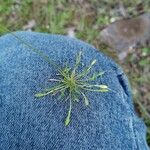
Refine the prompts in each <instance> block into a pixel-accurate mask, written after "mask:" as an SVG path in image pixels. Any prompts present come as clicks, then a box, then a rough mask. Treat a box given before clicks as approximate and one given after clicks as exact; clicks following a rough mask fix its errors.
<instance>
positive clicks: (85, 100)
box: [81, 92, 89, 106]
mask: <svg viewBox="0 0 150 150" xmlns="http://www.w3.org/2000/svg"><path fill="white" fill-rule="evenodd" d="M81 94H82V95H83V98H84V103H85V105H86V106H88V105H89V100H88V99H87V97H86V96H85V94H84V93H83V92H81Z"/></svg>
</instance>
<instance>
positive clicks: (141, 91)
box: [0, 0, 150, 144]
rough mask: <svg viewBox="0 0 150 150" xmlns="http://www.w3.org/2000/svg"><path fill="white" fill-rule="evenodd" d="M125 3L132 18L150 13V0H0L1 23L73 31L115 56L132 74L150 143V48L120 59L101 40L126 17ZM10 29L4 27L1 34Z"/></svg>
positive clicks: (138, 107)
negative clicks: (109, 28)
mask: <svg viewBox="0 0 150 150" xmlns="http://www.w3.org/2000/svg"><path fill="white" fill-rule="evenodd" d="M121 6H123V7H124V8H125V9H124V10H125V11H126V13H127V14H128V15H129V16H130V17H134V16H137V15H140V14H141V13H144V12H150V1H149V0H145V1H141V0H132V1H130V0H123V1H119V0H101V1H99V0H92V1H90V0H59V1H56V0H49V1H48V0H23V1H21V0H0V14H1V15H0V26H1V27H7V28H8V29H9V30H11V31H16V30H34V31H39V32H48V33H55V34H56V33H57V34H65V35H66V34H69V35H70V36H75V37H77V38H79V39H82V40H84V41H86V42H88V43H91V44H93V45H94V46H95V47H96V48H97V49H102V50H103V52H104V53H105V54H107V55H109V56H110V57H112V58H114V59H115V61H116V62H118V63H119V64H120V65H121V66H122V67H123V68H124V70H125V72H126V74H127V75H128V77H129V80H130V82H131V87H132V90H133V99H134V104H135V108H136V110H137V112H138V114H139V116H140V117H142V118H143V119H144V121H145V123H146V125H147V129H148V130H147V141H148V143H149V144H150V86H149V85H150V74H149V72H150V67H149V66H150V48H149V47H141V48H138V49H136V50H135V51H133V52H132V53H130V54H129V55H128V56H127V58H126V59H125V60H124V61H123V62H120V61H119V60H118V58H117V54H116V53H114V52H110V51H109V50H108V49H107V46H105V45H103V44H101V42H100V39H101V37H100V32H101V30H102V29H103V28H105V27H106V26H107V25H108V24H110V23H111V22H113V21H115V20H117V19H121V18H122V17H123V14H121V13H120V12H121V11H120V8H122V7H121ZM6 32H7V31H5V30H2V28H1V30H0V35H3V34H4V33H6Z"/></svg>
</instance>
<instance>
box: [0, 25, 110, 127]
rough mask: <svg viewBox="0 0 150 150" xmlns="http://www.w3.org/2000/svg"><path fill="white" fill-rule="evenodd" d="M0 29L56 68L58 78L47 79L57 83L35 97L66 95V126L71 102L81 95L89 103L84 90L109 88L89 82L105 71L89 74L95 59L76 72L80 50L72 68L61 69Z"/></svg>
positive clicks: (80, 54)
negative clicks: (67, 106)
mask: <svg viewBox="0 0 150 150" xmlns="http://www.w3.org/2000/svg"><path fill="white" fill-rule="evenodd" d="M2 29H4V30H6V31H8V32H9V33H10V34H11V35H12V36H13V37H15V38H16V39H17V40H18V41H20V42H21V43H23V44H24V46H25V47H27V48H29V49H30V50H32V51H34V52H35V53H36V54H37V55H39V56H40V57H42V58H43V59H44V60H45V61H47V62H48V63H49V64H51V65H53V67H55V68H56V69H57V70H58V73H59V74H58V75H59V79H49V81H51V82H57V84H56V85H55V86H53V87H51V88H49V89H46V90H44V91H43V92H39V93H37V94H35V97H36V98H40V97H44V96H47V95H49V94H53V95H55V94H56V93H59V94H60V98H63V97H66V100H69V102H70V106H69V111H68V115H67V117H66V119H65V125H66V126H67V125H69V123H70V118H71V110H72V102H79V99H80V97H81V96H82V97H83V99H84V103H85V105H86V106H88V105H89V100H88V98H87V96H86V95H85V91H91V92H108V91H109V90H110V88H109V87H108V86H107V85H104V84H92V83H90V82H92V81H95V80H96V79H97V78H98V77H100V76H102V75H103V74H104V73H105V72H98V73H93V74H92V76H89V73H90V71H91V69H92V67H93V65H94V64H95V63H96V60H95V59H94V60H93V61H92V62H91V63H90V65H89V66H88V67H85V68H83V70H82V71H81V72H80V73H78V72H77V69H78V67H79V65H80V63H81V56H82V52H81V51H80V52H79V54H78V55H77V57H76V62H75V65H74V67H73V68H71V67H69V65H68V66H67V65H66V67H65V68H63V69H61V68H60V67H59V66H58V65H57V64H55V63H54V62H53V61H52V60H50V59H49V57H48V56H47V55H46V54H44V53H43V52H42V51H41V50H39V49H37V48H35V47H33V46H32V45H30V44H29V43H27V42H26V41H24V40H23V39H22V38H20V37H19V36H18V35H16V34H15V33H13V32H12V33H11V32H10V31H9V30H8V29H5V28H4V27H3V28H2Z"/></svg>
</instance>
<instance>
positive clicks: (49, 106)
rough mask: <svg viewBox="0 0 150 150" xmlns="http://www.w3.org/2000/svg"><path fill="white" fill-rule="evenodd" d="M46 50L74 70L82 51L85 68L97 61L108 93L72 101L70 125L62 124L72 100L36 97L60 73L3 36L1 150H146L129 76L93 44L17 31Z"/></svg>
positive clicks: (0, 60) (96, 68) (0, 57)
mask: <svg viewBox="0 0 150 150" xmlns="http://www.w3.org/2000/svg"><path fill="white" fill-rule="evenodd" d="M14 34H16V35H17V36H19V37H20V38H22V39H23V40H24V41H26V42H28V43H29V44H31V45H32V46H33V47H36V48H38V49H40V50H41V51H43V52H44V53H45V54H46V55H48V56H49V58H50V59H52V60H53V61H54V62H55V63H56V64H58V65H59V66H60V67H64V65H65V64H66V63H68V64H69V66H70V67H71V66H72V65H73V64H74V63H75V58H76V54H77V53H78V52H79V51H80V50H82V52H83V56H82V66H81V67H80V69H79V70H78V71H81V70H82V68H83V67H85V66H87V65H88V64H89V63H90V62H91V61H92V60H93V59H96V60H97V63H96V64H95V66H94V67H93V69H92V72H96V71H106V73H105V74H104V76H103V77H102V78H101V77H99V78H98V79H97V80H96V81H95V83H101V84H107V85H108V86H109V87H110V88H111V89H112V91H110V92H107V93H94V92H86V95H88V98H89V101H90V106H89V107H86V106H85V105H84V102H83V100H81V101H80V102H79V103H73V107H72V114H71V123H70V124H69V126H67V127H66V126H65V125H64V120H65V118H66V116H67V112H68V108H69V103H68V101H64V100H58V97H57V96H51V95H49V96H46V97H43V98H41V99H37V98H35V97H34V94H35V93H37V92H39V91H42V90H43V89H45V88H47V87H50V86H51V85H50V83H49V82H48V79H49V78H50V77H53V76H55V75H56V74H57V73H58V71H57V69H56V68H55V67H53V66H52V65H50V64H49V63H47V62H46V61H45V60H44V59H42V58H41V57H40V56H38V55H37V54H36V53H35V52H33V51H32V50H31V49H30V48H28V47H25V46H24V44H22V43H21V42H20V41H18V40H17V39H16V38H15V37H13V36H12V35H11V34H7V35H4V36H2V37H0V150H148V149H149V148H148V146H147V143H146V138H145V133H146V128H145V125H144V123H143V121H142V120H141V119H139V118H138V117H137V115H136V113H135V111H134V107H133V102H132V97H131V90H130V87H129V83H128V80H127V78H126V75H125V74H124V73H123V71H122V69H121V68H120V67H119V66H118V65H117V64H116V63H115V62H114V61H113V60H111V59H110V58H108V57H106V56H105V55H104V54H102V53H101V52H100V51H98V50H96V49H95V48H94V47H93V46H91V45H89V44H87V43H84V42H82V41H80V40H77V39H73V38H69V37H66V36H61V35H50V34H42V33H34V32H15V33H14Z"/></svg>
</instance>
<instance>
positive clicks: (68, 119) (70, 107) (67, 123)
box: [65, 97, 72, 126]
mask: <svg viewBox="0 0 150 150" xmlns="http://www.w3.org/2000/svg"><path fill="white" fill-rule="evenodd" d="M69 101H70V106H69V111H68V115H67V118H66V120H65V125H66V126H68V125H69V123H70V116H71V109H72V101H71V97H70V98H69Z"/></svg>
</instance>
